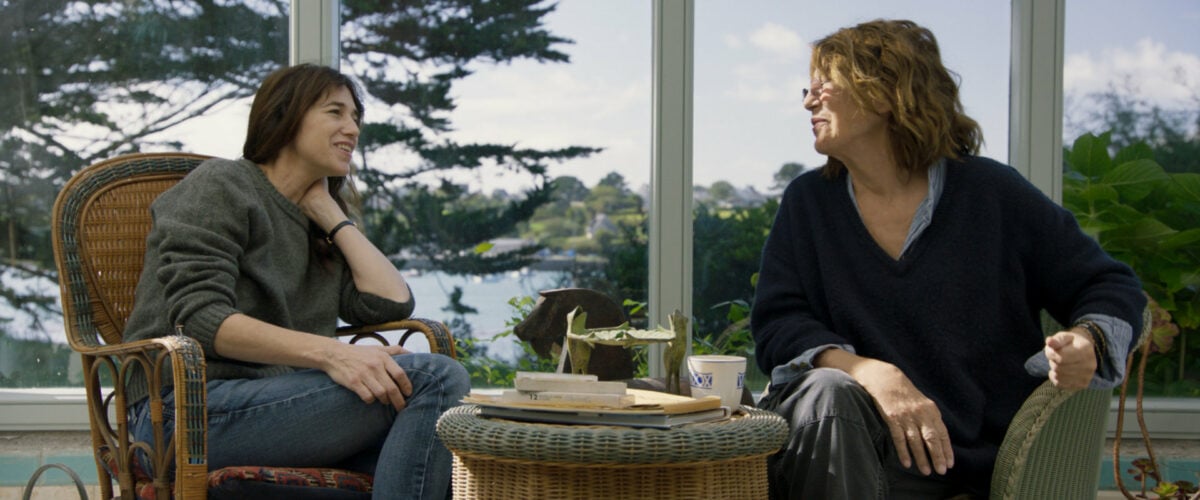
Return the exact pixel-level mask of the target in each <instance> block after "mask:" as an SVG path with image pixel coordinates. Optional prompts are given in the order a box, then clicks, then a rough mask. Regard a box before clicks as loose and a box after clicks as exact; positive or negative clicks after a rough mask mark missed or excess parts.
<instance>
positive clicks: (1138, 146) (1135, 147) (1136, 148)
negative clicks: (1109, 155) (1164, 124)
mask: <svg viewBox="0 0 1200 500" xmlns="http://www.w3.org/2000/svg"><path fill="white" fill-rule="evenodd" d="M1153 159H1154V150H1153V149H1150V146H1149V145H1148V144H1146V143H1144V142H1137V143H1134V144H1130V145H1128V146H1125V147H1124V148H1121V150H1120V151H1117V156H1116V158H1113V162H1114V163H1117V164H1121V163H1125V162H1130V161H1134V160H1153Z"/></svg>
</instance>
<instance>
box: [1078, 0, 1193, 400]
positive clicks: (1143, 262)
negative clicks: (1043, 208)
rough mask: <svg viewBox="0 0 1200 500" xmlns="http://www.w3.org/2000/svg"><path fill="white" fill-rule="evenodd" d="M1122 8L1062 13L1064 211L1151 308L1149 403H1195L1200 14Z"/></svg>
mask: <svg viewBox="0 0 1200 500" xmlns="http://www.w3.org/2000/svg"><path fill="white" fill-rule="evenodd" d="M1127 7H1128V5H1127V4H1125V3H1122V2H1119V1H1113V0H1102V1H1098V2H1091V1H1088V2H1083V1H1078V0H1072V1H1069V2H1067V4H1066V30H1065V35H1064V47H1065V48H1064V58H1063V61H1064V63H1063V94H1064V99H1063V102H1064V106H1063V107H1064V109H1063V144H1064V146H1065V147H1066V149H1067V152H1066V154H1064V155H1063V156H1064V158H1063V160H1064V174H1063V204H1064V206H1066V207H1068V208H1070V209H1072V210H1074V211H1075V212H1076V214H1077V218H1078V219H1079V221H1080V223H1081V224H1082V225H1083V227H1084V229H1085V230H1086V231H1088V232H1089V233H1091V234H1093V235H1094V236H1096V237H1097V239H1098V240H1099V241H1100V244H1101V245H1102V246H1103V247H1104V248H1105V249H1106V250H1108V252H1109V253H1110V254H1112V255H1113V256H1114V257H1116V258H1118V259H1121V260H1122V261H1124V262H1126V263H1128V264H1129V265H1130V266H1131V267H1133V269H1134V271H1135V272H1137V274H1138V276H1139V277H1140V278H1141V280H1142V284H1143V286H1144V288H1145V290H1146V292H1147V293H1148V294H1149V295H1150V296H1151V297H1152V298H1153V299H1154V301H1155V303H1156V304H1157V306H1155V307H1156V311H1157V313H1158V315H1157V316H1156V318H1157V319H1156V323H1155V331H1154V341H1155V344H1157V345H1158V346H1159V350H1160V351H1161V352H1155V353H1154V354H1152V355H1151V356H1150V357H1149V358H1148V360H1147V368H1146V394H1149V395H1156V396H1188V397H1197V396H1200V276H1198V275H1197V273H1196V270H1197V269H1200V252H1197V251H1196V249H1197V248H1198V247H1197V245H1196V241H1198V240H1197V238H1200V195H1198V194H1197V193H1198V192H1200V129H1198V127H1200V37H1197V36H1196V19H1197V18H1200V5H1198V4H1196V3H1195V2H1189V1H1183V0H1170V1H1168V0H1160V1H1155V2H1147V3H1144V4H1139V8H1137V9H1133V10H1130V9H1128V8H1127ZM1085 151H1090V152H1091V153H1092V154H1090V155H1088V154H1084V152H1085ZM1099 152H1106V153H1107V154H1105V155H1100V154H1097V153H1099ZM1131 160H1143V161H1141V162H1133V161H1131ZM1098 193H1109V194H1111V196H1097V194H1098ZM1168 316H1169V320H1168Z"/></svg>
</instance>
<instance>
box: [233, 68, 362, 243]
mask: <svg viewBox="0 0 1200 500" xmlns="http://www.w3.org/2000/svg"><path fill="white" fill-rule="evenodd" d="M341 87H345V88H346V89H347V90H349V91H350V97H351V98H352V99H353V100H354V109H355V110H356V111H358V114H357V117H356V118H355V123H357V124H358V125H362V119H363V111H364V110H363V103H362V98H361V97H360V93H359V88H358V85H357V84H355V82H354V80H351V79H350V77H348V76H346V75H344V74H342V73H341V72H339V71H338V70H335V69H333V68H330V67H328V66H321V65H317V64H309V63H303V64H297V65H295V66H289V67H286V68H280V69H278V70H275V71H274V72H272V73H271V74H269V75H267V77H266V78H264V79H263V82H262V84H261V85H259V86H258V91H257V92H255V94H254V103H253V104H251V105H250V120H249V123H248V124H247V128H246V142H245V144H243V145H242V156H243V157H244V158H246V159H247V160H250V161H252V162H254V163H259V164H263V163H269V162H271V161H273V160H275V158H277V157H278V156H279V152H280V151H281V150H283V148H284V147H286V146H287V145H288V144H291V143H292V141H294V140H295V139H296V134H298V133H299V132H300V125H301V123H303V121H304V115H305V113H307V112H308V110H309V108H312V107H313V106H315V105H316V104H317V102H318V101H319V100H320V99H321V98H322V97H324V96H325V95H327V94H328V93H329V92H332V91H333V90H335V89H338V88H341ZM329 194H330V195H331V196H333V199H334V201H336V202H337V204H338V206H339V207H341V208H342V211H343V212H345V213H346V214H349V215H353V214H356V213H357V210H356V208H357V206H356V205H357V203H358V192H357V191H356V190H355V189H354V183H353V182H347V178H346V177H342V176H336V177H329ZM318 229H319V228H318ZM313 233H314V240H315V244H316V248H317V250H318V252H319V253H321V254H322V255H327V254H328V250H329V249H328V248H327V244H326V243H325V240H324V238H321V237H319V234H320V231H314V232H313Z"/></svg>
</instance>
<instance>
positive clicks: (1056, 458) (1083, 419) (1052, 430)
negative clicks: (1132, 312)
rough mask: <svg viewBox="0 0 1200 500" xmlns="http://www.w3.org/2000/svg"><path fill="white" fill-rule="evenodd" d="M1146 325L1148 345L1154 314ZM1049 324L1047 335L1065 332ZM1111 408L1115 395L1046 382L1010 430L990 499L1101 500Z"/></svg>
mask: <svg viewBox="0 0 1200 500" xmlns="http://www.w3.org/2000/svg"><path fill="white" fill-rule="evenodd" d="M1142 322H1143V327H1142V331H1141V332H1139V335H1140V337H1139V339H1141V340H1143V341H1144V339H1146V338H1147V337H1148V335H1149V331H1150V323H1151V321H1150V309H1149V308H1147V309H1146V310H1145V312H1143V315H1142ZM1043 324H1044V325H1046V329H1047V332H1046V334H1047V335H1051V334H1053V333H1054V332H1055V331H1057V330H1058V329H1059V325H1058V324H1057V323H1055V322H1054V321H1053V320H1050V319H1048V317H1045V318H1043ZM1126 376H1128V374H1126ZM1111 403H1112V390H1108V389H1086V390H1082V391H1067V390H1063V389H1059V388H1057V387H1054V384H1052V383H1050V381H1046V382H1043V383H1042V385H1041V386H1039V387H1038V388H1037V389H1035V390H1034V391H1033V394H1031V395H1029V397H1028V398H1026V399H1025V402H1024V403H1023V404H1022V405H1021V408H1020V409H1019V410H1017V414H1016V416H1014V417H1013V420H1012V422H1011V423H1009V425H1008V431H1007V432H1006V433H1005V434H1004V442H1003V443H1001V445H1000V451H999V453H997V455H996V468H995V469H993V470H992V491H991V495H990V498H991V499H992V500H1014V499H1017V500H1019V499H1023V498H1060V499H1074V498H1078V499H1092V498H1096V490H1097V489H1098V488H1099V484H1100V460H1101V458H1102V456H1103V453H1104V433H1105V429H1106V427H1107V422H1108V411H1109V407H1110V405H1111Z"/></svg>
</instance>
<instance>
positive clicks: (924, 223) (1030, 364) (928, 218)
mask: <svg viewBox="0 0 1200 500" xmlns="http://www.w3.org/2000/svg"><path fill="white" fill-rule="evenodd" d="M945 183H946V161H945V160H944V159H943V160H939V161H938V162H937V163H935V164H934V165H933V166H931V167H929V191H928V192H927V193H926V194H925V199H924V200H921V204H920V205H918V206H917V211H916V213H914V214H913V220H912V223H911V224H910V225H909V227H908V235H907V236H905V238H904V246H903V247H901V249H900V258H904V253H905V252H907V251H908V249H909V248H910V247H911V246H912V245H913V243H915V242H916V241H917V239H918V238H920V237H921V234H922V233H924V232H925V229H926V228H928V227H929V224H930V222H932V220H933V212H934V209H936V208H937V203H938V200H940V199H941V197H942V190H943V188H944V186H945ZM846 191H847V192H848V193H849V194H850V201H851V202H852V203H854V210H855V211H856V212H858V199H857V198H855V196H854V184H853V183H852V182H851V180H850V174H849V172H847V173H846ZM858 215H859V217H860V218H861V217H862V212H858ZM1086 320H1091V321H1094V322H1095V323H1096V325H1097V326H1099V327H1100V329H1101V330H1102V331H1103V332H1104V338H1105V340H1106V342H1105V343H1104V345H1105V347H1107V351H1108V352H1106V353H1105V354H1106V358H1107V359H1105V360H1104V362H1103V363H1100V366H1099V367H1098V369H1097V370H1096V374H1095V375H1094V376H1093V377H1092V381H1091V383H1090V384H1089V385H1088V388H1090V389H1110V388H1113V387H1116V386H1117V385H1118V384H1120V383H1121V381H1122V380H1124V378H1125V363H1124V362H1119V363H1118V362H1116V360H1124V359H1125V357H1126V356H1127V355H1128V354H1129V341H1130V339H1132V338H1133V327H1132V326H1130V325H1129V323H1128V322H1126V321H1125V320H1122V319H1120V318H1115V317H1112V316H1108V315H1104V314H1085V315H1084V316H1083V317H1082V318H1079V321H1086ZM834 348H836V349H841V350H843V351H846V352H849V353H851V354H855V352H854V346H852V345H848V344H825V345H820V346H817V347H814V348H812V349H809V350H807V351H804V352H803V353H800V355H799V356H796V357H795V358H793V359H792V360H791V361H788V362H787V363H785V364H782V365H779V366H776V367H775V368H774V369H773V370H771V385H779V386H782V385H783V384H786V383H788V382H790V381H792V380H794V379H795V378H796V377H799V376H800V375H801V374H803V373H804V372H806V371H808V370H811V369H812V368H813V360H814V359H816V357H817V355H819V354H821V353H822V352H825V350H827V349H834ZM1025 371H1026V372H1028V373H1029V374H1030V375H1033V376H1035V377H1048V376H1049V375H1050V361H1049V360H1048V359H1046V353H1045V352H1044V351H1038V352H1037V353H1036V354H1034V355H1032V356H1030V357H1029V359H1028V360H1026V361H1025Z"/></svg>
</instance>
